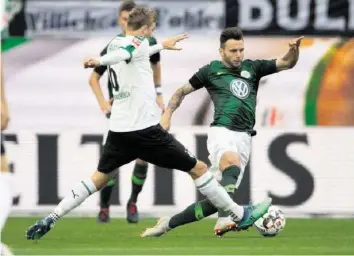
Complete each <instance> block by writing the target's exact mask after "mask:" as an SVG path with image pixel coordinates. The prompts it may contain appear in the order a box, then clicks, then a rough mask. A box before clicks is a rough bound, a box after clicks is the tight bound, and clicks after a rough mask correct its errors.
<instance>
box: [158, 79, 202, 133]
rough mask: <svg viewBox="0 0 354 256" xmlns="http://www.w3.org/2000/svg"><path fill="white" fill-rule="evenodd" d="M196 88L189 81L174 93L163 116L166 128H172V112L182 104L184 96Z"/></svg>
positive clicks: (162, 120)
mask: <svg viewBox="0 0 354 256" xmlns="http://www.w3.org/2000/svg"><path fill="white" fill-rule="evenodd" d="M195 90H196V89H195V88H194V87H193V86H192V85H191V84H190V83H187V84H185V85H184V86H183V87H181V88H179V89H178V90H177V91H176V92H175V93H174V94H173V95H172V98H171V99H170V101H169V102H168V105H167V108H166V109H165V112H164V113H163V115H162V118H161V125H162V127H163V128H164V129H165V130H168V129H169V128H170V126H171V118H172V114H173V112H175V110H176V109H177V108H178V107H179V106H180V105H181V103H182V101H183V99H184V97H185V96H186V95H188V94H190V93H191V92H194V91H195Z"/></svg>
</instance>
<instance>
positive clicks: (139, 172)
mask: <svg viewBox="0 0 354 256" xmlns="http://www.w3.org/2000/svg"><path fill="white" fill-rule="evenodd" d="M147 170H148V163H147V162H145V161H144V160H141V159H137V160H136V161H135V166H134V170H133V175H132V191H131V194H130V198H129V200H128V203H127V208H126V209H127V221H128V223H138V221H139V212H138V207H137V201H138V196H139V194H140V192H141V190H142V189H143V186H144V183H145V179H146V175H147Z"/></svg>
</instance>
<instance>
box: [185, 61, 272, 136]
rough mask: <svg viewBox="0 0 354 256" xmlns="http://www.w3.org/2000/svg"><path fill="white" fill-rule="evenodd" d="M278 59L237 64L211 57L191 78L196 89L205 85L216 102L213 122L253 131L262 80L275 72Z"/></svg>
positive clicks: (230, 127) (222, 125)
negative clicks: (215, 59) (258, 92)
mask: <svg viewBox="0 0 354 256" xmlns="http://www.w3.org/2000/svg"><path fill="white" fill-rule="evenodd" d="M275 63H276V60H275V59H273V60H244V61H242V63H241V66H240V67H238V68H228V67H226V66H225V65H224V64H223V63H222V62H221V61H212V62H211V63H210V64H208V65H206V66H204V67H202V68H201V69H199V71H198V72H197V73H195V74H194V76H193V77H192V78H191V79H190V80H189V82H190V84H191V85H192V86H193V87H194V88H195V89H200V88H202V87H205V88H206V90H207V91H208V93H209V95H210V97H211V100H212V101H213V103H214V121H213V122H212V123H211V126H221V127H226V128H228V129H230V130H233V131H252V130H253V127H254V125H255V122H256V117H255V116H256V101H257V91H258V86H259V80H260V79H261V78H262V77H263V76H267V75H270V74H273V73H275V72H276V64H275Z"/></svg>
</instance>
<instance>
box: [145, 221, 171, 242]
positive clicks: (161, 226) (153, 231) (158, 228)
mask: <svg viewBox="0 0 354 256" xmlns="http://www.w3.org/2000/svg"><path fill="white" fill-rule="evenodd" d="M170 219H171V218H170V217H161V218H160V219H159V220H158V221H157V223H156V225H155V226H154V227H152V228H147V229H146V230H145V231H144V232H143V233H142V234H141V235H140V237H159V236H162V235H164V234H166V233H167V232H168V231H170V230H171V229H170V228H169V227H168V223H169V222H170Z"/></svg>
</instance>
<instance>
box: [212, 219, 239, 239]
mask: <svg viewBox="0 0 354 256" xmlns="http://www.w3.org/2000/svg"><path fill="white" fill-rule="evenodd" d="M235 230H236V223H235V222H233V221H232V220H231V218H230V217H220V218H218V220H217V221H216V224H215V227H214V233H215V235H216V236H218V237H221V236H222V235H224V234H225V233H227V232H229V231H235Z"/></svg>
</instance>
